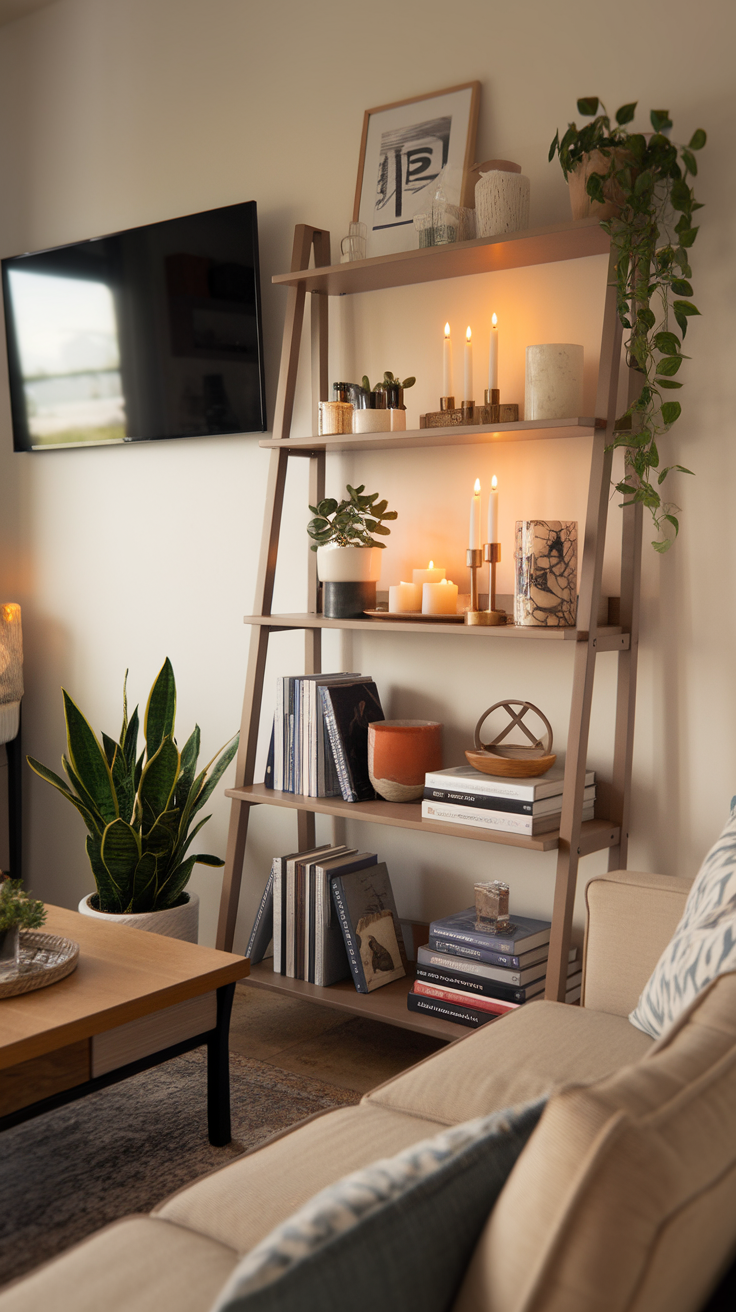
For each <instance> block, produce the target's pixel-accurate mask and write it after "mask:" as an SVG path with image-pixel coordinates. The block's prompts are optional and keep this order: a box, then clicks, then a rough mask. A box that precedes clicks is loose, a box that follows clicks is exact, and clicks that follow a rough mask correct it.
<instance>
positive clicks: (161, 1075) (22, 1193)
mask: <svg viewBox="0 0 736 1312" xmlns="http://www.w3.org/2000/svg"><path fill="white" fill-rule="evenodd" d="M206 1074H207V1067H206V1055H205V1052H204V1050H203V1049H197V1050H196V1051H195V1052H189V1053H186V1054H185V1055H184V1056H183V1057H177V1058H175V1059H174V1060H173V1061H169V1062H166V1063H165V1065H163V1066H157V1067H155V1068H154V1069H153V1070H150V1071H145V1072H144V1073H143V1074H142V1075H135V1076H133V1078H132V1079H129V1080H124V1081H123V1082H122V1083H121V1084H116V1085H113V1086H112V1087H111V1088H109V1089H104V1090H102V1091H101V1092H100V1093H93V1094H90V1096H89V1097H87V1098H82V1099H81V1100H80V1101H79V1102H74V1103H70V1104H69V1105H68V1106H67V1107H60V1108H58V1110H57V1111H53V1112H47V1113H46V1114H45V1115H44V1116H38V1117H36V1119H35V1120H32V1121H26V1122H25V1124H23V1125H18V1126H15V1128H14V1129H12V1130H6V1131H5V1132H4V1133H3V1134H2V1135H0V1198H2V1207H1V1208H0V1285H3V1284H5V1283H6V1282H7V1281H8V1280H12V1279H14V1278H15V1277H16V1276H19V1275H22V1274H23V1273H24V1272H26V1271H29V1270H31V1269H32V1268H33V1267H35V1266H38V1265H39V1263H41V1262H45V1261H46V1260H47V1259H48V1258H50V1257H53V1256H54V1255H55V1254H57V1253H60V1252H63V1251H64V1249H66V1248H69V1247H70V1246H71V1245H72V1244H75V1243H77V1242H78V1241H79V1240H80V1239H84V1237H85V1236H86V1235H88V1234H91V1233H92V1232H93V1231H95V1230H99V1229H100V1228H101V1226H103V1225H107V1224H108V1223H109V1222H110V1221H115V1220H116V1219H118V1218H119V1217H121V1216H128V1215H129V1214H130V1213H131V1212H147V1211H150V1209H151V1208H152V1207H154V1206H155V1205H156V1203H158V1202H160V1201H161V1200H162V1199H163V1198H165V1197H166V1196H167V1194H170V1193H173V1192H174V1190H176V1189H180V1188H181V1187H182V1186H183V1185H185V1184H188V1183H189V1182H190V1181H191V1180H195V1179H196V1178H197V1177H198V1176H200V1175H206V1174H207V1172H208V1171H212V1170H215V1169H216V1168H217V1167H220V1166H225V1165H227V1163H228V1162H230V1161H232V1159H233V1158H234V1157H237V1156H239V1155H240V1153H243V1152H245V1151H246V1149H248V1148H252V1147H254V1145H255V1144H258V1143H262V1142H263V1140H264V1139H267V1138H268V1137H269V1135H272V1134H275V1133H276V1132H277V1131H278V1130H283V1129H286V1127H287V1126H289V1125H294V1124H295V1123H296V1122H297V1121H301V1120H302V1119H303V1118H304V1117H305V1116H311V1115H313V1114H314V1113H315V1112H319V1111H322V1110H324V1109H325V1108H330V1107H341V1106H346V1105H349V1104H352V1103H357V1102H358V1101H359V1100H360V1094H358V1093H352V1092H351V1091H350V1090H347V1089H338V1088H336V1087H335V1086H334V1085H331V1084H323V1083H322V1082H321V1081H320V1080H313V1079H306V1078H305V1077H304V1076H302V1075H291V1074H289V1073H288V1072H287V1071H282V1070H278V1069H276V1067H274V1066H269V1065H267V1064H266V1063H265V1062H260V1061H252V1060H250V1059H249V1058H246V1057H242V1056H240V1055H239V1054H238V1053H231V1055H230V1084H231V1106H232V1130H233V1140H232V1143H230V1144H229V1145H228V1146H227V1147H226V1148H213V1147H212V1145H211V1144H210V1143H209V1141H208V1139H207V1112H206Z"/></svg>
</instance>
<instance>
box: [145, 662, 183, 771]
mask: <svg viewBox="0 0 736 1312" xmlns="http://www.w3.org/2000/svg"><path fill="white" fill-rule="evenodd" d="M175 717H176V682H175V680H174V671H173V669H172V667H171V661H170V660H169V658H168V656H167V657H166V660H165V661H164V663H163V665H162V666H161V669H160V670H159V672H158V674H157V676H156V679H155V682H154V684H153V687H152V688H151V691H150V694H149V697H148V705H147V706H146V714H145V716H144V719H143V733H144V735H145V739H146V751H147V753H148V759H149V761H150V759H151V757H153V756H155V754H156V752H157V751H158V749H159V747H160V746H161V744H162V742H163V740H164V738H166V737H167V736H168V735H171V736H172V737H173V733H174V719H175Z"/></svg>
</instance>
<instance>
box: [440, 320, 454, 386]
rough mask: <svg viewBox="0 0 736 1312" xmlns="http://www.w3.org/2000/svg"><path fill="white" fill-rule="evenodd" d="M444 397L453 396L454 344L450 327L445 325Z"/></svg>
mask: <svg viewBox="0 0 736 1312" xmlns="http://www.w3.org/2000/svg"><path fill="white" fill-rule="evenodd" d="M442 395H443V396H452V395H453V391H452V342H451V341H450V325H449V323H446V324H445V336H444V338H443V341H442Z"/></svg>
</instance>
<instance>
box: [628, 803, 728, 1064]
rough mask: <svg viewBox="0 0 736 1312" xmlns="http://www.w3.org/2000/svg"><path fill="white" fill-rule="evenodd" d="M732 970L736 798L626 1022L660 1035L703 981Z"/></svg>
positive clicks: (691, 998)
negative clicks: (683, 908)
mask: <svg viewBox="0 0 736 1312" xmlns="http://www.w3.org/2000/svg"><path fill="white" fill-rule="evenodd" d="M731 970H736V797H734V799H733V801H732V802H731V814H730V816H729V818H728V822H727V824H726V827H725V829H724V830H723V833H722V834H721V836H720V838H719V839H718V841H717V842H716V843H714V845H713V847H712V848H711V849H710V852H709V853H708V855H707V856H706V858H705V860H704V861H703V864H702V866H701V867H700V870H699V871H698V875H697V877H696V879H695V882H694V884H693V886H692V888H691V889H690V892H689V894H688V898H687V902H686V903H685V910H684V912H683V913H682V918H681V920H680V923H679V925H678V926H677V929H676V930H675V932H674V934H673V936H672V938H671V940H670V942H669V943H668V945H667V947H666V948H665V950H664V952H663V953H662V955H661V957H660V958H659V961H658V962H657V965H656V966H655V968H654V971H653V973H652V975H651V977H650V979H649V980H648V982H647V984H646V985H645V987H644V991H643V993H642V995H641V997H640V998H639V1001H638V1003H637V1005H636V1007H635V1008H634V1010H633V1011H632V1012H631V1014H630V1016H629V1020H630V1021H631V1023H632V1025H636V1027H637V1029H639V1030H643V1031H644V1033H645V1034H651V1036H652V1038H654V1039H659V1038H661V1036H662V1035H663V1034H664V1033H665V1032H666V1031H667V1030H668V1029H669V1028H670V1026H671V1025H672V1024H673V1023H674V1022H675V1021H676V1020H677V1017H678V1016H679V1015H680V1014H681V1013H682V1012H683V1011H684V1010H685V1008H686V1007H688V1006H689V1005H690V1003H691V1002H692V1001H693V999H694V998H696V997H697V995H698V994H699V993H700V992H701V991H702V990H703V989H704V988H705V986H706V984H710V982H711V980H713V979H715V978H716V976H717V975H725V974H726V973H727V972H728V971H731Z"/></svg>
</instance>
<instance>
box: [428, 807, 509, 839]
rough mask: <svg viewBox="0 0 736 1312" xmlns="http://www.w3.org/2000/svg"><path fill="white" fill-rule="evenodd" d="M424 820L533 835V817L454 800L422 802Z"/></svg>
mask: <svg viewBox="0 0 736 1312" xmlns="http://www.w3.org/2000/svg"><path fill="white" fill-rule="evenodd" d="M422 819H423V820H442V821H444V822H445V823H446V824H454V825H468V826H469V827H470V828H475V829H500V830H503V832H504V833H508V834H524V835H525V836H526V837H531V834H532V826H533V823H534V820H533V817H532V816H530V815H512V814H511V813H510V812H508V811H507V812H503V811H485V810H481V808H480V807H477V806H458V805H457V803H455V802H453V803H452V804H450V803H449V802H428V801H427V800H426V799H425V800H424V801H423V802H422Z"/></svg>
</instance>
